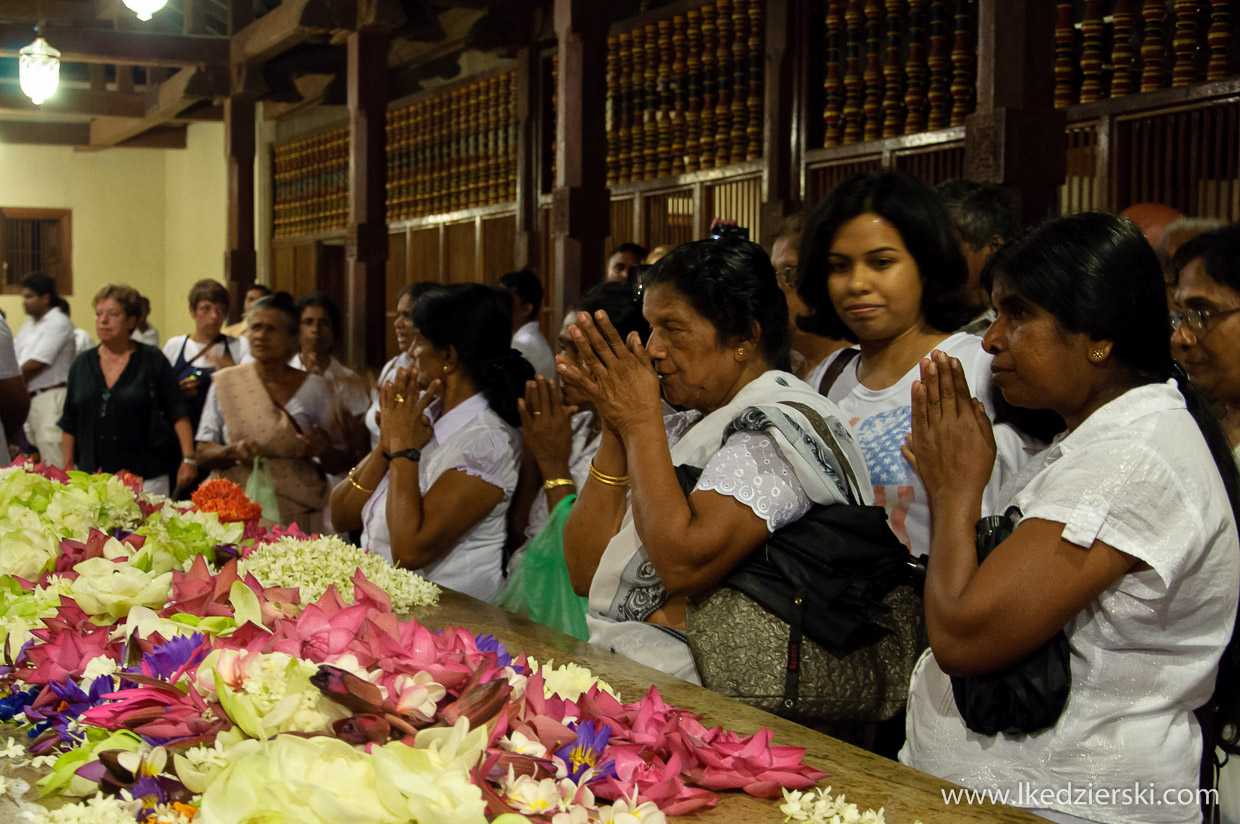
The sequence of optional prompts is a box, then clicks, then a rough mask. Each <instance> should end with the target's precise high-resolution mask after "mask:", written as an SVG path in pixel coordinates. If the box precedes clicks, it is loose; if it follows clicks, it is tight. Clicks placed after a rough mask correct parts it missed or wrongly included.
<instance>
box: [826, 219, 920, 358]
mask: <svg viewBox="0 0 1240 824" xmlns="http://www.w3.org/2000/svg"><path fill="white" fill-rule="evenodd" d="M827 292H828V294H830V296H831V303H832V305H833V306H834V307H835V312H836V314H837V315H839V316H840V320H842V321H843V322H844V325H845V326H847V327H848V328H849V329H850V330H851V331H852V333H853V334H854V335H856V336H857V338H858V340H865V341H884V340H891V339H893V338H896V337H898V336H899V335H900V334H902V333H904V332H906V331H908V330H909V329H911V328H913V327H915V326H918V325H920V324H921V323H922V321H923V317H922V311H921V296H922V286H921V272H920V271H919V270H918V268H917V261H915V260H914V259H913V256H912V254H910V253H909V251H908V249H907V248H906V247H905V245H904V238H903V237H901V235H900V232H899V230H898V229H896V227H895V226H894V225H892V224H891V222H890V221H888V220H887V219H886V218H885V217H882V216H881V215H877V214H874V213H866V214H863V215H858V216H857V217H855V218H853V219H852V220H850V221H848V222H847V223H845V224H843V225H842V226H840V228H839V230H838V231H837V232H836V233H835V238H834V239H833V240H832V241H831V249H830V251H829V253H828V258H827Z"/></svg>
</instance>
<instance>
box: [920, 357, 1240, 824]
mask: <svg viewBox="0 0 1240 824" xmlns="http://www.w3.org/2000/svg"><path fill="white" fill-rule="evenodd" d="M1009 489H1018V490H1019V492H1018V493H1017V494H1016V495H1015V496H1014V497H1013V498H1011V502H1012V503H1013V504H1015V505H1016V506H1018V507H1020V509H1021V512H1022V513H1023V515H1024V517H1025V518H1040V519H1043V520H1047V521H1053V522H1056V523H1060V524H1063V525H1064V530H1063V537H1064V539H1065V540H1067V541H1069V542H1070V543H1072V544H1075V545H1077V546H1080V547H1082V548H1085V549H1088V548H1089V547H1090V546H1091V545H1092V544H1093V543H1094V541H1102V542H1103V543H1106V544H1107V545H1109V546H1112V547H1114V548H1115V549H1118V550H1120V551H1121V552H1125V553H1128V554H1129V555H1131V556H1133V557H1134V558H1136V559H1137V560H1138V561H1140V562H1142V563H1141V564H1139V565H1138V566H1137V567H1134V568H1133V570H1132V571H1130V572H1129V573H1127V574H1126V575H1124V576H1123V577H1122V578H1120V580H1118V581H1117V582H1115V584H1113V585H1112V586H1111V587H1110V588H1109V589H1108V590H1107V591H1106V592H1104V593H1102V595H1101V596H1099V598H1098V599H1097V600H1096V601H1094V602H1093V603H1092V604H1090V605H1089V606H1088V607H1086V608H1085V609H1084V610H1082V611H1081V613H1080V614H1078V615H1077V616H1076V617H1075V618H1073V619H1072V620H1071V621H1070V622H1069V623H1068V624H1067V626H1066V627H1065V628H1064V631H1065V632H1066V634H1067V636H1068V641H1069V646H1070V649H1071V669H1072V686H1071V690H1070V692H1069V695H1068V703H1067V706H1066V707H1065V708H1064V711H1063V714H1062V715H1061V716H1060V718H1059V720H1058V722H1056V724H1055V725H1054V726H1053V727H1050V728H1049V729H1046V730H1043V731H1041V732H1039V733H1036V734H1033V735H1023V736H1007V735H1003V734H1000V735H997V736H993V737H991V736H983V735H978V734H976V733H972V732H970V731H969V730H968V729H966V728H965V726H964V722H963V721H962V720H961V718H960V715H959V713H958V712H957V710H956V704H955V701H954V700H953V698H952V690H951V682H950V680H949V679H948V677H947V676H946V675H945V674H944V673H943V672H942V670H940V669H939V667H938V665H937V664H936V662H935V660H934V656H933V655H932V654H931V653H930V652H927V653H926V654H925V655H923V656H922V659H921V660H920V661H919V662H918V664H917V666H916V668H915V669H914V671H913V676H912V681H911V684H910V687H909V708H908V722H907V728H908V742H907V743H906V744H905V746H904V749H903V750H902V751H901V752H900V760H901V761H902V762H904V763H905V764H909V765H911V766H913V767H916V768H918V769H920V770H925V771H927V772H930V773H933V774H934V775H937V776H940V777H942V778H946V779H949V780H951V781H955V782H957V783H959V784H963V785H964V786H966V787H970V788H973V789H978V790H982V789H997V790H1003V789H1008V790H1010V791H1011V792H1012V796H1011V797H1012V798H1016V795H1015V793H1016V792H1017V789H1018V787H1019V785H1021V784H1022V783H1023V784H1026V785H1032V786H1033V787H1036V788H1039V789H1041V788H1052V789H1056V790H1059V789H1063V788H1067V787H1068V786H1069V784H1070V785H1071V786H1072V787H1074V788H1081V789H1085V785H1086V784H1092V786H1093V787H1094V788H1096V789H1108V790H1109V789H1111V788H1115V789H1123V788H1128V789H1130V790H1131V788H1133V787H1134V786H1140V787H1142V788H1148V787H1153V788H1154V789H1155V790H1156V791H1157V793H1158V798H1159V799H1161V798H1162V796H1161V793H1163V792H1164V791H1166V790H1177V789H1180V788H1191V789H1195V788H1196V787H1197V781H1198V768H1199V764H1200V760H1201V732H1200V728H1199V727H1198V724H1197V720H1196V718H1195V717H1194V716H1193V710H1194V709H1195V708H1196V707H1199V706H1201V705H1202V704H1204V703H1205V702H1206V700H1207V699H1208V698H1209V697H1210V694H1211V692H1212V691H1213V689H1214V679H1215V675H1216V673H1217V671H1218V661H1219V657H1220V656H1221V655H1222V652H1223V650H1224V648H1225V647H1226V645H1227V643H1228V641H1229V639H1230V638H1231V632H1232V625H1233V623H1234V621H1235V617H1236V604H1237V599H1238V590H1240V540H1238V539H1237V533H1236V524H1235V521H1234V518H1233V514H1232V511H1231V506H1230V503H1229V502H1228V499H1227V493H1226V491H1225V489H1224V487H1223V483H1222V480H1221V479H1220V477H1219V474H1218V471H1217V469H1216V468H1215V464H1214V460H1213V458H1212V457H1211V455H1210V451H1209V449H1208V448H1207V447H1206V444H1205V440H1204V438H1202V436H1201V433H1200V431H1199V430H1198V428H1197V424H1196V422H1195V421H1194V420H1193V418H1192V416H1191V415H1189V413H1188V411H1187V409H1185V405H1184V398H1183V396H1181V395H1180V393H1179V391H1178V389H1177V388H1176V387H1175V384H1174V381H1171V382H1168V383H1167V384H1148V385H1145V386H1141V387H1138V388H1136V389H1132V390H1130V391H1128V392H1126V393H1124V394H1123V395H1121V396H1120V397H1119V398H1116V399H1115V400H1113V401H1111V402H1110V403H1108V404H1106V405H1105V406H1103V407H1102V408H1101V409H1098V410H1097V411H1096V412H1094V413H1093V414H1092V415H1090V416H1089V418H1087V419H1086V420H1085V421H1084V422H1083V423H1082V424H1081V425H1080V426H1078V427H1077V428H1076V430H1074V431H1072V432H1070V433H1068V434H1067V435H1066V436H1061V437H1060V438H1059V439H1057V440H1056V441H1055V443H1053V444H1052V445H1051V446H1050V447H1049V448H1048V449H1046V450H1044V451H1043V452H1042V453H1041V454H1040V455H1039V456H1038V457H1037V458H1035V459H1034V461H1033V463H1032V464H1031V465H1030V466H1028V467H1026V469H1025V471H1024V472H1023V473H1022V474H1021V475H1020V476H1018V478H1017V479H1016V482H1015V483H1014V484H1013V485H1012V486H1011V487H1009ZM1005 508H1006V507H1005ZM1073 795H1075V794H1073ZM1130 795H1131V794H1130ZM1066 796H1067V794H1064V797H1066ZM1185 797H1187V794H1186V796H1185ZM1129 800H1130V801H1133V802H1136V803H1123V802H1124V799H1123V797H1120V798H1119V799H1117V800H1115V803H1112V804H1097V803H1095V804H1092V805H1090V806H1087V807H1084V806H1074V803H1073V802H1069V803H1067V804H1064V803H1062V801H1059V800H1057V801H1056V803H1054V804H1050V805H1049V808H1050V809H1053V810H1058V811H1059V812H1062V813H1068V814H1070V815H1076V816H1082V817H1085V818H1087V819H1089V820H1096V821H1102V822H1115V824H1128V823H1129V822H1158V823H1159V824H1161V823H1162V822H1166V823H1167V824H1171V823H1172V822H1175V823H1176V824H1179V822H1183V824H1188V823H1189V822H1200V821H1201V810H1200V807H1198V806H1197V803H1196V798H1195V796H1194V800H1193V803H1191V804H1185V805H1179V804H1174V803H1173V804H1166V803H1160V802H1159V801H1152V802H1150V801H1147V802H1146V803H1144V804H1143V803H1139V800H1138V799H1136V798H1131V799H1129ZM1026 806H1035V807H1036V806H1041V805H1039V804H1033V805H1026Z"/></svg>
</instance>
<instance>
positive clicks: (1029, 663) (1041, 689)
mask: <svg viewBox="0 0 1240 824" xmlns="http://www.w3.org/2000/svg"><path fill="white" fill-rule="evenodd" d="M1020 517H1021V512H1020V510H1019V509H1017V508H1016V507H1014V506H1013V507H1009V508H1008V510H1007V512H1005V513H1004V514H1003V515H991V516H990V517H987V518H982V519H981V520H980V521H978V522H977V562H978V564H981V563H982V562H983V561H985V560H986V556H988V555H989V554H990V553H991V551H993V550H994V548H995V547H997V546H998V545H999V544H1000V543H1002V542H1003V541H1004V539H1006V538H1007V537H1008V536H1009V535H1011V534H1012V530H1013V529H1015V528H1016V522H1017V521H1019V520H1020ZM1071 686H1072V668H1071V663H1070V661H1069V652H1068V636H1067V635H1065V634H1064V631H1063V630H1062V629H1061V630H1059V631H1058V632H1056V633H1055V634H1054V635H1053V636H1052V637H1051V639H1050V640H1049V641H1047V642H1046V643H1045V644H1043V645H1042V646H1041V647H1039V648H1038V649H1036V650H1034V651H1033V652H1031V653H1030V654H1029V655H1027V656H1025V657H1024V658H1023V659H1021V660H1020V661H1017V662H1016V663H1015V664H1012V665H1011V666H1010V667H1007V668H1006V669H1002V670H999V671H998V672H992V673H988V674H986V675H966V676H956V675H953V676H952V695H953V696H954V697H955V699H956V709H958V710H959V711H960V716H961V717H962V718H963V719H964V724H965V726H966V727H968V728H969V729H970V730H972V731H973V732H976V733H981V734H982V735H998V734H999V733H1001V732H1002V733H1007V734H1008V735H1022V734H1027V733H1032V732H1037V731H1039V730H1043V729H1046V728H1047V727H1049V726H1051V725H1053V724H1054V723H1055V722H1056V721H1058V720H1059V716H1060V715H1061V714H1062V713H1063V708H1064V706H1065V705H1066V704H1067V703H1068V690H1069V689H1070V687H1071Z"/></svg>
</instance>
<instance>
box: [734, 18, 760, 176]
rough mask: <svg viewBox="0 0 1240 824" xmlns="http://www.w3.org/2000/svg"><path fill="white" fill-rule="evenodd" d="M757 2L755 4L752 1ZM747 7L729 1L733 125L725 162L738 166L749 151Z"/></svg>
mask: <svg viewBox="0 0 1240 824" xmlns="http://www.w3.org/2000/svg"><path fill="white" fill-rule="evenodd" d="M755 2H756V0H755ZM749 4H750V0H732V106H731V110H730V111H729V112H728V116H729V118H730V120H731V123H732V130H731V133H730V134H729V135H728V137H729V146H730V148H731V152H730V153H729V155H728V162H730V163H740V162H741V161H743V160H744V159H745V151H746V150H747V149H748V148H749V134H748V130H749Z"/></svg>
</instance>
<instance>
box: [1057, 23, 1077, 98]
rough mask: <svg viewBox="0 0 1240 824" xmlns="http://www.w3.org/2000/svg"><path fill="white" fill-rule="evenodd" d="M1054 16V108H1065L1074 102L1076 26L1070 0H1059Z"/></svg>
mask: <svg viewBox="0 0 1240 824" xmlns="http://www.w3.org/2000/svg"><path fill="white" fill-rule="evenodd" d="M1056 11H1057V15H1056V18H1055V108H1056V109H1066V108H1068V107H1069V106H1071V105H1072V104H1073V103H1075V102H1076V94H1075V91H1074V89H1073V83H1074V80H1075V77H1076V59H1075V58H1074V56H1073V45H1074V43H1075V42H1076V27H1075V25H1074V21H1073V15H1072V0H1060V2H1059V6H1058V8H1057V9H1056Z"/></svg>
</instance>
